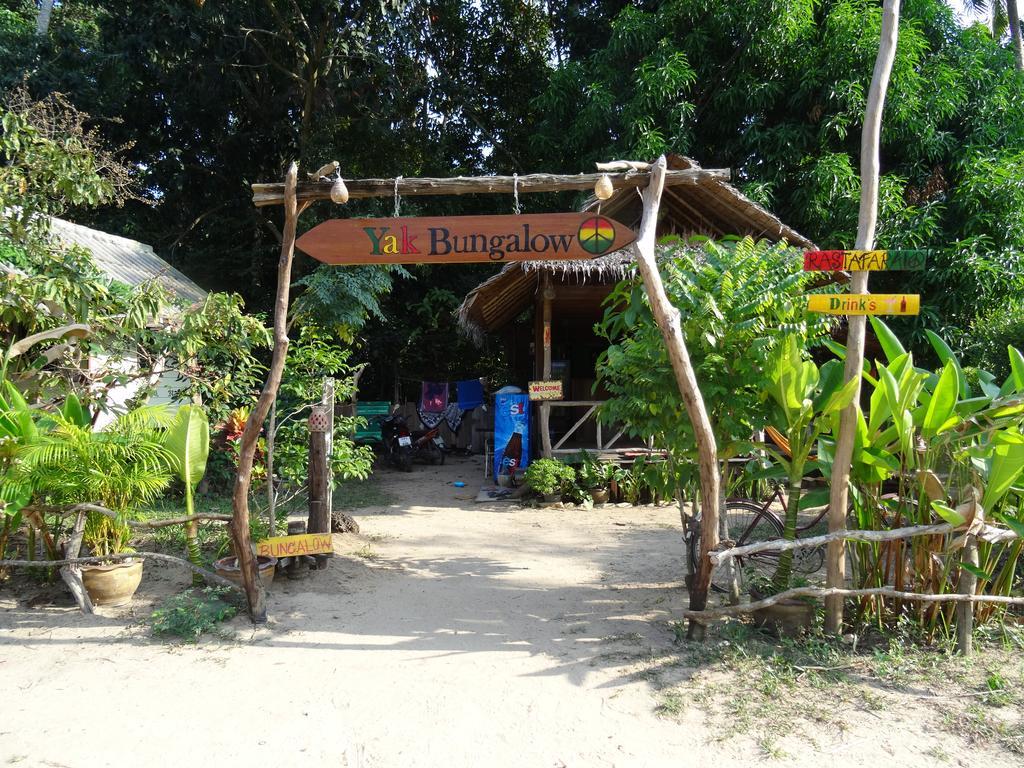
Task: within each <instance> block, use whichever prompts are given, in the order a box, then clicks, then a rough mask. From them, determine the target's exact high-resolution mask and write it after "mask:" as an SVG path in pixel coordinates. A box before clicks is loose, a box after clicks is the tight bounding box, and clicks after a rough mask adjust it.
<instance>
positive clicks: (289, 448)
mask: <svg viewBox="0 0 1024 768" xmlns="http://www.w3.org/2000/svg"><path fill="white" fill-rule="evenodd" d="M349 356H350V350H349V349H348V348H346V347H342V346H340V345H339V344H338V343H337V342H336V341H334V340H333V339H332V338H331V336H330V335H329V334H328V333H326V332H324V331H323V330H321V329H319V328H317V327H316V326H313V325H306V326H303V328H302V330H301V332H300V334H299V338H298V340H296V341H295V342H294V343H292V344H290V345H289V346H288V357H287V359H286V361H285V372H284V377H283V379H282V381H281V389H280V392H279V395H278V405H277V409H278V416H277V424H278V427H277V430H276V437H275V440H274V473H275V474H276V475H278V476H280V477H281V478H282V479H283V480H284V481H285V482H286V483H287V484H289V485H290V486H291V487H292V488H293V489H294V490H296V491H298V490H301V489H305V486H306V477H307V475H306V472H307V462H308V455H309V430H308V429H307V428H306V416H307V415H308V409H309V407H310V406H312V405H314V404H319V403H320V401H321V399H322V397H323V380H324V378H326V377H332V378H334V379H335V382H334V397H335V402H348V401H350V400H351V399H352V398H353V396H354V394H355V383H354V379H353V369H352V367H351V366H350V365H349V364H348V359H349ZM357 423H358V420H357V419H356V418H355V417H352V416H343V415H340V414H338V413H335V417H334V435H333V441H334V442H333V450H332V455H331V467H332V470H333V472H334V477H335V480H337V481H342V482H343V481H345V480H364V479H366V477H368V476H369V474H370V470H371V468H372V466H373V450H372V449H371V448H370V447H369V446H357V445H356V444H355V443H354V442H353V441H352V435H353V434H354V433H355V428H356V424H357Z"/></svg>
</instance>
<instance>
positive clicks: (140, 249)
mask: <svg viewBox="0 0 1024 768" xmlns="http://www.w3.org/2000/svg"><path fill="white" fill-rule="evenodd" d="M50 232H51V233H52V234H53V235H55V236H56V237H57V238H59V239H60V240H62V241H64V242H65V243H67V244H68V245H79V246H81V247H83V248H85V249H86V250H88V251H89V252H90V253H91V254H92V258H93V261H94V262H95V264H96V268H97V269H99V270H100V271H101V272H102V273H103V274H105V275H106V276H107V277H109V278H110V279H111V280H116V281H117V282H119V283H127V284H128V285H139V284H140V283H144V282H145V281H147V280H153V279H155V280H156V282H157V283H159V284H160V285H161V286H163V287H164V288H165V289H167V290H168V291H170V292H171V293H173V294H175V295H177V296H178V297H180V298H182V299H185V300H187V301H201V300H202V299H204V298H206V291H204V290H203V289H202V288H200V287H199V286H198V285H196V284H195V283H194V282H192V281H191V280H189V279H188V278H187V277H186V276H185V275H184V274H182V273H181V272H179V271H178V270H176V269H175V268H174V267H172V266H171V265H170V264H168V263H167V262H166V261H164V260H163V259H161V258H160V257H159V256H157V255H156V253H155V252H154V251H153V248H152V246H149V245H146V244H145V243H140V242H138V241H137V240H129V239H128V238H127V237H118V236H117V235H111V234H108V233H106V232H100V231H99V230H96V229H90V228H89V227H83V226H82V225H81V224H72V223H71V222H70V221H65V220H64V219H58V218H56V217H55V216H51V217H50Z"/></svg>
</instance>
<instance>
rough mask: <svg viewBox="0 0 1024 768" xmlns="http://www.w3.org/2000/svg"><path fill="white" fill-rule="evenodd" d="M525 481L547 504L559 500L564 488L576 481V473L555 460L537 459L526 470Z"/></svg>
mask: <svg viewBox="0 0 1024 768" xmlns="http://www.w3.org/2000/svg"><path fill="white" fill-rule="evenodd" d="M524 477H525V479H526V483H527V485H529V486H530V487H531V488H532V489H533V490H534V491H536V492H537V493H539V494H540V495H541V496H542V497H543V498H544V502H545V503H547V504H554V503H556V502H558V501H559V500H561V498H562V493H563V491H564V490H565V488H566V486H567V485H568V484H570V483H572V482H573V481H574V480H575V479H576V472H575V471H574V470H573V468H572V467H570V466H569V465H568V464H563V463H562V462H560V461H558V460H557V459H537V460H536V461H534V462H533V463H531V464H530V466H528V467H527V468H526V474H525V476H524Z"/></svg>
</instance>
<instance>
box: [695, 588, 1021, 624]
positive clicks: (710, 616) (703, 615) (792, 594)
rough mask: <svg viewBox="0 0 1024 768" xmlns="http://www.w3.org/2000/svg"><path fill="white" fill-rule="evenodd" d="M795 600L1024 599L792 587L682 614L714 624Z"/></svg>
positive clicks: (1005, 601)
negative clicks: (752, 599) (747, 600)
mask: <svg viewBox="0 0 1024 768" xmlns="http://www.w3.org/2000/svg"><path fill="white" fill-rule="evenodd" d="M797 597H824V598H826V599H827V598H829V597H839V598H845V597H890V598H893V599H894V600H913V601H917V602H922V603H966V604H968V605H973V604H974V603H996V604H999V605H1024V597H1008V596H1006V595H964V594H961V593H959V592H947V593H945V594H942V595H929V594H924V593H922V592H901V591H900V590H898V589H896V588H895V587H872V588H870V589H837V588H833V587H826V588H822V587H795V588H794V589H787V590H786V591H785V592H779V593H778V594H777V595H772V596H771V597H766V598H765V599H764V600H758V601H757V602H756V603H744V604H743V605H723V606H721V607H720V608H711V609H710V610H706V611H683V616H684V617H686V618H688V619H690V621H713V620H714V619H724V618H725V617H726V616H741V615H743V614H745V613H752V612H753V611H759V610H761V609H762V608H768V607H769V606H772V605H775V604H776V603H780V602H782V601H783V600H792V599H793V598H797Z"/></svg>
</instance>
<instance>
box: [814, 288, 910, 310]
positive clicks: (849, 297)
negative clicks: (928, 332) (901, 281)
mask: <svg viewBox="0 0 1024 768" xmlns="http://www.w3.org/2000/svg"><path fill="white" fill-rule="evenodd" d="M807 311H808V312H819V313H822V314H826V315H916V314H918V313H919V312H920V311H921V297H920V296H918V295H917V294H913V293H846V294H838V295H835V294H833V295H827V294H825V295H821V294H819V295H815V296H808V297H807Z"/></svg>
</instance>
